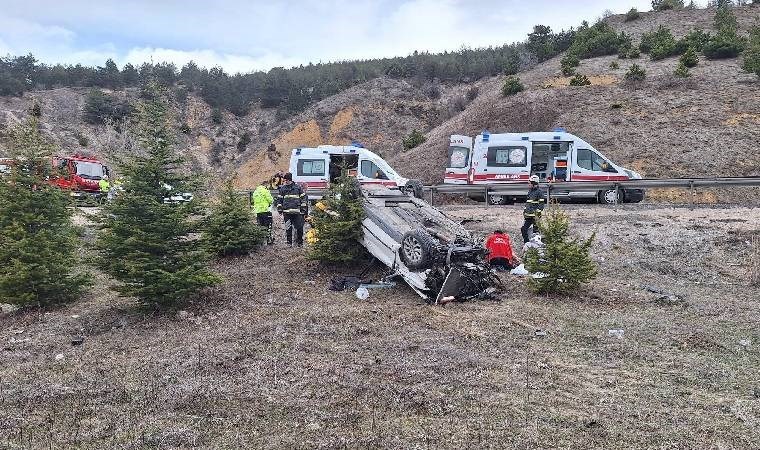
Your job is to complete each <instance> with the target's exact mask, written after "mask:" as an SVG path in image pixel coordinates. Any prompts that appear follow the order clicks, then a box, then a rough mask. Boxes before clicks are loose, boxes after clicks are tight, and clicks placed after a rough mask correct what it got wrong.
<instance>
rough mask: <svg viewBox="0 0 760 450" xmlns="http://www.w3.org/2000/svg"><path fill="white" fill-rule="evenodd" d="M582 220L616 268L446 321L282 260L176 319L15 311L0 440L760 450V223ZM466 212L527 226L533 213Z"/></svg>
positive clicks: (600, 253)
mask: <svg viewBox="0 0 760 450" xmlns="http://www.w3.org/2000/svg"><path fill="white" fill-rule="evenodd" d="M568 208H569V209H570V212H571V215H572V217H573V221H574V223H575V228H574V229H576V230H577V231H578V232H579V233H580V234H581V235H587V234H589V233H591V232H592V231H593V230H596V231H597V232H598V234H597V244H596V247H595V257H597V258H601V257H603V258H604V261H600V269H601V270H600V274H601V275H600V278H599V280H598V281H597V282H595V283H594V284H593V285H592V286H590V288H589V289H588V291H587V292H585V293H584V294H583V295H581V296H580V297H579V298H577V299H572V300H568V299H561V298H544V297H536V296H534V295H532V294H531V293H530V292H529V291H528V290H527V289H525V287H524V286H523V283H522V282H521V281H520V280H518V279H512V278H510V279H509V280H508V283H507V286H508V287H507V291H506V292H505V293H504V296H503V300H502V301H501V302H478V303H468V304H450V305H447V306H446V307H445V308H434V307H430V306H427V305H425V304H423V303H422V302H421V301H420V300H419V298H417V297H416V296H415V295H414V294H413V293H411V291H410V290H409V289H406V288H405V287H403V286H398V287H396V288H394V289H390V290H374V291H372V293H371V296H370V298H369V299H368V300H367V301H363V302H362V301H358V300H356V298H355V297H354V296H353V295H352V293H333V292H330V291H328V290H327V289H326V287H327V285H328V280H329V278H330V277H331V276H333V275H335V274H336V273H346V272H353V271H358V269H343V270H339V269H328V268H324V267H320V266H318V265H315V264H314V263H312V262H309V261H307V260H305V259H304V258H303V255H302V254H301V253H300V252H298V251H296V250H292V249H286V248H284V247H282V246H276V247H275V248H269V249H265V250H263V251H262V252H261V253H259V254H256V255H253V256H251V257H247V258H240V259H237V260H230V261H227V262H224V263H221V264H219V265H218V266H217V268H218V270H220V271H221V272H222V273H223V274H224V275H225V277H226V279H227V281H226V283H225V285H223V286H221V287H219V288H217V289H214V290H212V291H209V292H208V293H206V294H205V295H203V296H202V297H199V298H196V299H193V300H190V301H188V303H187V304H186V305H183V306H181V307H180V308H179V309H178V310H176V311H170V312H165V313H154V312H152V311H146V310H141V309H138V308H136V307H135V306H134V305H133V304H132V303H131V302H130V301H128V300H124V299H116V298H114V297H113V295H112V294H110V293H109V292H108V291H107V290H106V289H105V287H104V286H105V285H106V284H107V283H106V282H105V280H100V283H99V284H98V287H97V288H96V290H95V292H93V293H92V295H91V296H89V297H88V298H85V299H82V300H81V301H80V302H77V303H75V304H72V305H69V306H66V307H63V308H60V309H57V310H51V311H44V312H39V311H33V310H31V311H22V312H16V313H13V314H10V315H6V316H5V317H0V343H2V346H1V347H0V358H2V364H0V405H2V407H1V408H0V448H22V447H23V448H39V447H52V448H67V447H76V448H113V447H126V448H150V447H156V448H188V447H204V448H231V447H236V448H242V447H245V448H248V447H268V448H272V447H276V448H307V447H308V448H313V447H328V448H335V447H348V448H356V447H367V448H389V447H390V448H470V447H492V448H537V447H540V448H555V447H562V448H610V447H613V448H652V447H668V448H685V447H690V448H713V447H722V448H750V447H752V446H753V445H755V442H756V440H755V439H756V436H757V431H758V425H759V424H758V419H757V417H760V400H758V396H760V390H759V389H758V388H759V386H758V384H757V383H758V380H757V373H758V370H760V355H759V354H758V350H757V345H758V343H760V334H759V333H758V329H757V323H758V320H760V313H758V306H759V305H758V301H760V298H759V297H760V296H758V295H757V293H758V291H757V289H756V288H752V287H750V286H748V283H747V280H746V278H744V275H743V273H744V272H743V270H744V268H743V267H736V268H735V267H734V266H732V265H730V264H729V263H730V262H731V261H732V260H731V259H730V258H729V255H734V256H735V255H736V254H737V251H739V252H742V251H745V250H741V249H742V248H743V247H741V245H746V244H744V240H745V239H746V236H752V234H753V233H754V234H755V235H756V234H757V233H758V230H760V215H759V213H758V210H752V209H737V210H727V209H695V210H688V209H674V208H659V209H653V208H652V207H651V206H648V207H644V206H625V207H618V208H602V207H596V206H587V205H584V206H578V207H568ZM450 212H451V213H452V214H453V215H454V216H457V217H463V218H465V217H468V218H472V217H479V218H482V219H483V222H480V223H472V224H470V225H472V226H474V227H475V231H476V232H477V233H481V232H486V231H487V230H489V229H490V228H491V227H493V226H495V225H498V226H500V227H504V228H506V229H507V230H510V231H511V232H512V234H513V235H514V234H515V232H516V230H517V227H519V205H518V206H515V207H505V208H501V209H498V208H489V209H484V208H482V207H481V208H478V207H452V208H451V211H450ZM708 243H711V244H709V245H708ZM755 248H756V247H755ZM737 249H738V250H737ZM374 275H375V276H379V273H377V272H376V273H375V274H374ZM645 285H653V286H657V287H658V288H660V289H663V290H665V291H668V292H672V293H673V294H677V295H679V296H681V297H683V299H684V301H683V302H677V303H673V304H671V303H668V302H666V301H665V302H664V301H661V300H659V298H660V297H661V296H660V295H659V294H653V293H651V292H648V291H646V290H645V289H644V288H643V286H645ZM520 323H529V324H531V325H533V326H536V327H540V328H542V329H545V330H547V331H548V334H547V335H546V336H544V337H538V336H535V334H534V333H533V330H531V329H530V328H528V327H525V326H522V325H520ZM613 328H614V329H618V328H620V329H624V330H625V334H624V336H623V338H622V339H617V338H614V337H609V336H608V330H609V329H613ZM77 335H81V336H83V337H84V343H83V345H81V346H72V345H71V339H72V337H74V336H77ZM745 340H746V341H748V342H750V344H749V345H742V344H740V342H742V341H745ZM745 343H746V342H745ZM57 354H63V355H64V358H63V360H60V361H56V358H55V357H56V355H57Z"/></svg>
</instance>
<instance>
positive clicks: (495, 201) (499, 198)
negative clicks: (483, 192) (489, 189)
mask: <svg viewBox="0 0 760 450" xmlns="http://www.w3.org/2000/svg"><path fill="white" fill-rule="evenodd" d="M489 197H490V199H491V204H492V205H501V204H502V203H504V196H503V195H491V196H489Z"/></svg>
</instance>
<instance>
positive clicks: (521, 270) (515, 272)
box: [509, 264, 530, 277]
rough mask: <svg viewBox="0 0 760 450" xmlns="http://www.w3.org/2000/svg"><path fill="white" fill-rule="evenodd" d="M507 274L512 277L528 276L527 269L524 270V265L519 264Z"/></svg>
mask: <svg viewBox="0 0 760 450" xmlns="http://www.w3.org/2000/svg"><path fill="white" fill-rule="evenodd" d="M509 273H511V274H512V275H517V276H520V277H523V276H525V275H528V274H529V273H530V272H528V269H526V268H525V264H520V265H519V266H517V267H515V268H514V269H512V270H510V271H509Z"/></svg>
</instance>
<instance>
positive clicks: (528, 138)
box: [521, 136, 530, 141]
mask: <svg viewBox="0 0 760 450" xmlns="http://www.w3.org/2000/svg"><path fill="white" fill-rule="evenodd" d="M521 139H522V140H523V141H529V140H530V136H523V137H522V138H521Z"/></svg>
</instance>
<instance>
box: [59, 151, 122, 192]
mask: <svg viewBox="0 0 760 450" xmlns="http://www.w3.org/2000/svg"><path fill="white" fill-rule="evenodd" d="M52 162H53V169H55V170H56V172H57V174H56V176H54V177H52V178H51V179H50V183H51V184H53V185H55V186H58V187H59V188H61V189H64V190H67V191H71V195H72V196H73V197H84V196H88V195H98V194H99V193H100V184H99V183H100V180H102V179H103V177H106V176H108V175H109V169H108V166H106V165H105V164H103V163H102V162H100V160H98V159H96V158H93V157H89V156H82V155H78V154H74V155H71V156H55V157H53V161H52Z"/></svg>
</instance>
